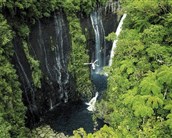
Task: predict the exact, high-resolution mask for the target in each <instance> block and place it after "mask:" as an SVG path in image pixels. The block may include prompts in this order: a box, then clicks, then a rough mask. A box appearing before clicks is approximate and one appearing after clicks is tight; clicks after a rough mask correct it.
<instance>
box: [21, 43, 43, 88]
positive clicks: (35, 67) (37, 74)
mask: <svg viewBox="0 0 172 138" xmlns="http://www.w3.org/2000/svg"><path fill="white" fill-rule="evenodd" d="M22 45H23V49H24V52H25V54H26V57H27V60H28V62H29V64H30V67H31V71H32V80H33V84H34V86H35V87H37V88H41V78H42V72H41V70H40V64H39V61H38V60H35V59H34V58H33V57H32V56H31V55H30V54H29V47H28V44H27V42H26V41H23V43H22Z"/></svg>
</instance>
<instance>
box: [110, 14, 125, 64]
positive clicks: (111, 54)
mask: <svg viewBox="0 0 172 138" xmlns="http://www.w3.org/2000/svg"><path fill="white" fill-rule="evenodd" d="M126 16H127V14H124V15H123V16H122V18H121V20H120V22H119V24H118V27H117V29H116V37H117V39H115V40H114V41H113V45H112V49H111V53H110V60H109V66H111V65H112V59H113V57H114V53H115V48H116V44H117V41H118V36H119V34H120V32H121V29H122V24H123V21H124V19H125V18H126Z"/></svg>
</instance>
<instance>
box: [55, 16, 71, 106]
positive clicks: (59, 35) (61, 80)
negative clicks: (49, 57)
mask: <svg viewBox="0 0 172 138" xmlns="http://www.w3.org/2000/svg"><path fill="white" fill-rule="evenodd" d="M54 21H55V33H56V41H57V43H56V46H55V59H56V64H55V65H54V68H55V70H56V71H57V73H58V75H57V76H56V79H57V82H58V84H59V92H60V94H61V96H60V97H61V98H63V100H64V102H65V103H66V102H67V101H68V92H67V90H66V89H65V87H66V85H67V84H68V82H69V74H68V72H67V66H66V64H67V61H65V58H64V57H65V55H64V54H65V53H64V42H63V27H64V26H65V25H64V21H63V18H62V16H61V15H58V16H56V14H54Z"/></svg>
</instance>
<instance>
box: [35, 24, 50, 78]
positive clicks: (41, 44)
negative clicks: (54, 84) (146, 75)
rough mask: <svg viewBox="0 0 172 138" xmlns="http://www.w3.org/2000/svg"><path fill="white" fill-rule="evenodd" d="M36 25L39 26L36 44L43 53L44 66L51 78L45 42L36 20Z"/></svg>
mask: <svg viewBox="0 0 172 138" xmlns="http://www.w3.org/2000/svg"><path fill="white" fill-rule="evenodd" d="M38 27H39V39H38V45H39V47H40V50H41V53H42V54H43V55H42V56H43V57H44V61H45V67H46V70H47V73H48V75H49V76H50V78H52V75H51V72H50V69H49V65H48V57H47V51H46V47H45V43H44V40H43V36H42V27H41V23H40V21H38Z"/></svg>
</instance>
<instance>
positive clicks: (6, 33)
mask: <svg viewBox="0 0 172 138" xmlns="http://www.w3.org/2000/svg"><path fill="white" fill-rule="evenodd" d="M0 28H1V29H0V35H1V37H0V39H1V40H0V124H1V126H0V137H2V138H3V137H4V138H8V137H14V138H15V137H23V138H24V137H26V128H25V126H24V117H25V116H24V114H25V107H24V105H23V103H22V101H21V100H22V91H21V89H20V84H19V82H18V77H17V75H16V70H15V69H14V66H13V65H12V64H11V56H12V55H13V49H12V43H11V42H12V39H13V32H12V30H11V28H10V27H9V25H8V24H7V21H6V20H5V19H4V17H3V16H2V14H0ZM9 51H10V52H9Z"/></svg>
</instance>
